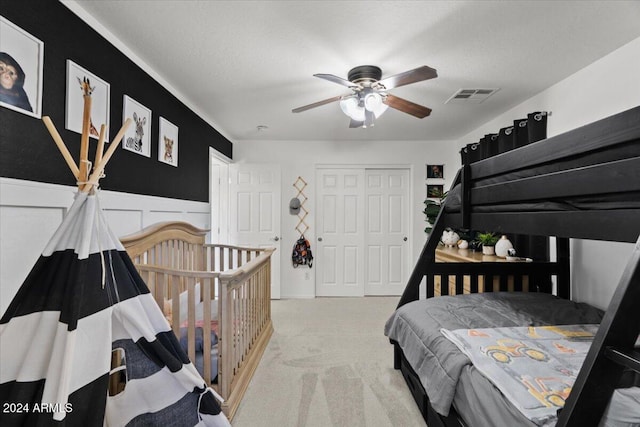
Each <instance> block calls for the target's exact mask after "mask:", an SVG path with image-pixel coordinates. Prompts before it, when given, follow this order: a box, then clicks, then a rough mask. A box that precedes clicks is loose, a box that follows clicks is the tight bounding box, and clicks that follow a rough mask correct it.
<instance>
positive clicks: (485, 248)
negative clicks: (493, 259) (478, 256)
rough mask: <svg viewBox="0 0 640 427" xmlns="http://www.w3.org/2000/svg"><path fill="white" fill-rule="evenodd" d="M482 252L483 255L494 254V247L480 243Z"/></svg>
mask: <svg viewBox="0 0 640 427" xmlns="http://www.w3.org/2000/svg"><path fill="white" fill-rule="evenodd" d="M482 253H483V254H484V255H494V254H495V250H494V247H493V246H485V245H482Z"/></svg>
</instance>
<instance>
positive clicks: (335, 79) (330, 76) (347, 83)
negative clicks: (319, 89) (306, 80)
mask: <svg viewBox="0 0 640 427" xmlns="http://www.w3.org/2000/svg"><path fill="white" fill-rule="evenodd" d="M313 76H314V77H320V78H321V79H325V80H329V81H330V82H333V83H338V84H339V85H342V86H346V87H351V88H353V87H360V85H358V84H355V83H353V82H350V81H349V80H346V79H343V78H342V77H338V76H334V75H333V74H314V75H313Z"/></svg>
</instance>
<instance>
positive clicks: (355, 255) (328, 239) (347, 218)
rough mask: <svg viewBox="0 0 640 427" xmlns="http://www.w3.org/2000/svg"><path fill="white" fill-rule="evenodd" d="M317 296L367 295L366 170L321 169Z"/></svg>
mask: <svg viewBox="0 0 640 427" xmlns="http://www.w3.org/2000/svg"><path fill="white" fill-rule="evenodd" d="M316 182H317V190H318V191H317V194H318V214H317V221H316V227H317V235H316V237H317V242H316V244H317V254H316V260H315V262H314V267H316V295H317V296H362V295H363V294H364V255H363V249H364V222H363V218H364V217H363V210H364V197H363V195H364V192H363V190H364V169H318V170H317V172H316Z"/></svg>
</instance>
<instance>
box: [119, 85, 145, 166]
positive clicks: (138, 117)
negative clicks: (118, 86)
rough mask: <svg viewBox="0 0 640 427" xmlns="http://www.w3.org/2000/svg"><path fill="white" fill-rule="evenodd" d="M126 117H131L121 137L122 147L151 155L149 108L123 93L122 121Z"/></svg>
mask: <svg viewBox="0 0 640 427" xmlns="http://www.w3.org/2000/svg"><path fill="white" fill-rule="evenodd" d="M127 119H131V125H130V126H129V128H128V129H127V132H126V133H125V134H124V137H123V138H122V148H124V149H125V150H129V151H133V152H134V153H137V154H141V155H143V156H146V157H151V110H149V109H148V108H147V107H145V106H144V105H142V104H140V103H139V102H137V101H136V100H134V99H133V98H130V97H128V96H127V95H124V99H123V101H122V123H124V121H125V120H127Z"/></svg>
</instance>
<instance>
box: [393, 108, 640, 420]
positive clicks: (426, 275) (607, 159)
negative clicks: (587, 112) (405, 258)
mask: <svg viewBox="0 0 640 427" xmlns="http://www.w3.org/2000/svg"><path fill="white" fill-rule="evenodd" d="M447 228H451V229H455V230H481V231H485V230H490V231H495V232H497V233H501V234H508V233H518V234H526V235H532V236H552V237H555V252H556V256H555V260H554V261H549V260H547V259H541V260H534V261H533V262H503V263H488V262H477V263H442V262H436V255H435V254H436V249H437V248H438V244H439V240H440V236H441V235H442V233H443V231H445V230H446V229H447ZM639 235H640V107H635V108H632V109H630V110H627V111H623V112H621V113H619V114H616V115H613V116H610V117H607V118H604V119H602V120H599V121H597V122H594V123H591V124H588V125H585V126H583V127H580V128H578V129H575V130H572V131H569V132H566V133H564V134H560V135H557V136H554V137H551V138H545V139H542V140H540V141H537V142H535V143H532V144H528V145H525V146H521V147H517V148H515V149H512V150H509V151H505V152H502V153H498V154H497V155H494V156H491V157H488V158H485V159H481V160H477V161H473V160H472V161H466V162H465V161H464V155H463V165H462V168H461V169H460V170H459V172H458V175H457V176H456V179H455V181H454V183H453V185H452V187H451V190H450V191H449V193H448V195H447V197H446V200H445V202H444V204H443V206H442V208H441V210H440V213H439V215H438V217H437V219H436V221H435V223H434V225H433V229H432V232H431V233H430V236H429V239H428V240H427V242H426V244H425V246H424V248H423V250H422V253H421V255H420V257H419V259H418V261H417V263H416V266H415V268H414V270H413V272H412V274H411V277H410V279H409V281H408V283H407V286H406V288H405V291H404V293H403V295H402V297H401V299H400V302H399V304H398V307H397V309H396V311H395V312H394V313H393V315H392V316H391V318H390V319H389V320H388V322H387V324H386V326H385V334H386V335H387V336H388V337H389V339H390V341H391V343H392V344H393V346H394V367H395V368H396V369H400V370H401V371H402V374H403V376H404V378H405V381H406V382H407V385H408V386H409V389H410V390H411V392H412V394H413V396H414V399H415V400H416V403H417V404H418V406H419V408H420V410H421V412H422V414H423V417H424V419H425V421H426V422H427V424H428V425H429V427H437V426H461V425H470V426H474V425H482V423H483V422H484V423H485V425H531V426H534V425H536V424H537V423H534V422H532V421H531V419H527V418H524V417H523V416H522V414H521V413H520V412H519V411H518V410H517V409H514V405H513V404H512V403H511V402H509V401H507V400H506V399H505V398H504V397H503V396H501V393H499V392H498V391H497V389H496V388H495V387H494V386H493V383H490V382H489V380H487V379H486V378H483V376H482V375H481V374H480V373H479V371H478V370H476V369H474V366H473V365H470V362H469V360H468V359H467V358H466V355H465V354H463V353H462V352H461V351H460V350H459V349H458V347H456V346H455V345H454V344H453V343H452V342H451V341H450V340H448V339H447V338H445V337H444V336H443V332H442V329H444V333H447V332H448V331H449V330H450V328H464V327H466V328H468V330H470V331H471V330H474V328H500V327H504V326H522V327H530V326H531V327H535V326H545V325H546V326H547V327H551V328H557V326H554V325H571V324H578V323H579V324H598V325H599V327H598V329H597V332H595V334H594V336H593V337H592V339H593V341H592V343H591V345H590V347H588V351H586V355H585V357H584V362H583V363H582V364H581V367H579V368H578V370H577V371H576V372H578V371H579V372H578V373H577V375H576V376H575V382H574V383H573V385H572V388H571V387H570V388H567V389H566V390H567V396H563V398H562V405H558V406H562V408H561V409H559V410H558V411H557V418H556V419H553V420H548V419H547V421H546V422H548V423H551V424H554V423H557V424H556V425H558V426H589V425H598V423H599V421H600V420H601V418H602V415H603V413H605V411H606V409H607V405H608V404H609V402H610V401H611V402H613V401H612V400H611V397H612V395H613V396H614V397H615V396H618V395H619V394H620V392H621V391H622V392H623V393H624V392H626V391H628V390H638V389H637V388H634V387H630V386H638V385H640V384H639V383H638V378H639V377H638V372H640V353H639V352H638V351H637V349H636V348H634V346H635V345H636V340H637V339H638V335H639V333H640V310H638V309H637V307H634V303H635V304H636V305H637V301H640V262H639V260H640V239H639V238H638V237H639ZM570 238H577V239H589V240H604V241H616V242H630V243H636V245H635V247H633V248H632V249H631V256H630V258H629V260H628V262H627V265H626V268H625V270H624V271H623V273H622V276H621V278H620V281H619V283H618V285H617V288H616V290H615V293H614V295H613V298H612V300H611V302H610V303H609V307H608V308H607V310H606V312H602V311H600V310H597V309H595V308H593V307H590V306H588V305H586V304H579V303H576V302H573V301H570V300H569V299H570V297H571V281H570V253H569V249H570V244H569V239H570ZM523 281H526V282H527V283H528V286H527V287H526V289H523V286H522V283H523ZM479 282H481V283H484V284H485V286H484V289H483V290H484V293H482V294H481V293H478V292H479V289H478V288H479V287H478V283H479ZM423 283H424V291H423V294H424V295H425V296H426V299H423V300H420V294H421V291H420V290H421V287H422V284H423ZM450 284H453V285H450ZM487 284H488V285H487ZM491 284H493V288H492V286H491ZM574 286H579V284H574ZM437 288H439V289H437ZM451 290H453V292H451ZM523 290H528V292H527V293H525V292H523ZM492 291H493V292H492ZM507 291H514V292H507ZM450 293H451V294H453V295H449V294H450ZM463 293H470V294H468V295H460V294H463ZM438 294H439V295H442V296H438V297H435V295H438ZM489 312H491V313H489ZM411 313H413V314H415V315H416V316H418V317H416V318H413V320H410V321H409V320H407V319H409V316H410V315H411ZM447 315H450V316H449V318H447ZM496 319H497V320H496ZM409 322H414V326H413V328H414V329H410V328H409V329H407V328H405V329H402V328H401V327H400V326H399V324H400V323H406V324H408V323H409ZM417 335H420V337H419V338H420V339H421V340H422V341H419V342H418V343H416V342H414V341H410V340H411V339H413V337H414V336H417ZM412 347H413V348H416V347H419V348H420V349H421V351H424V352H425V354H427V356H424V357H422V358H418V357H416V356H415V354H414V353H412V351H413V350H412ZM438 347H444V348H445V350H446V351H445V353H444V354H443V355H440V356H438V351H439V350H438ZM452 365H456V367H455V369H458V371H457V372H454V373H451V372H444V373H441V375H440V377H438V375H435V374H434V372H436V371H438V370H439V369H445V370H446V368H447V366H452ZM434 375H435V376H434ZM447 381H450V382H451V383H452V384H451V387H452V393H453V395H452V396H450V397H449V398H448V400H447V399H444V398H442V396H441V395H442V394H443V393H444V391H443V384H444V383H446V382H447ZM465 381H466V383H465ZM465 384H466V385H469V384H471V385H470V386H468V387H465ZM434 389H435V390H436V391H435V392H434V391H433V390H434ZM427 390H431V392H428V391H427ZM569 391H570V393H569ZM565 398H566V401H565ZM612 404H613V403H612ZM634 405H637V401H636V403H634ZM638 409H639V408H638V407H637V406H634V407H633V408H631V411H632V412H633V411H635V414H638V413H640V411H637V410H638ZM616 410H617V409H616ZM474 417H475V418H474ZM483 417H484V420H482V419H481V418H483Z"/></svg>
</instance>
